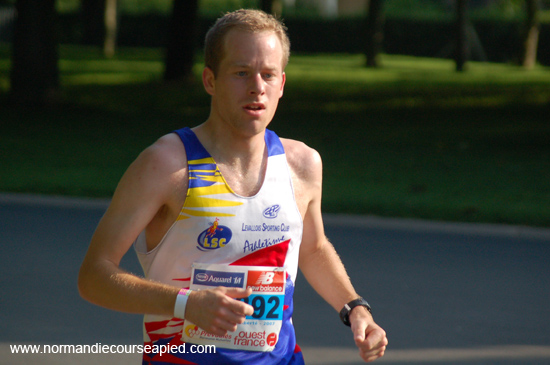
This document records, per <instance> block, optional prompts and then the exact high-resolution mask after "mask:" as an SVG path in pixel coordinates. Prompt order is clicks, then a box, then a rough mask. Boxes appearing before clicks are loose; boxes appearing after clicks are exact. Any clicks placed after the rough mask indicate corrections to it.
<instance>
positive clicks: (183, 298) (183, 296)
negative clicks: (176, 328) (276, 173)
mask: <svg viewBox="0 0 550 365" xmlns="http://www.w3.org/2000/svg"><path fill="white" fill-rule="evenodd" d="M191 292H192V290H190V289H183V288H182V289H181V290H180V292H179V293H178V296H177V297H176V305H175V306H174V317H176V318H180V319H185V307H187V299H189V295H190V294H191Z"/></svg>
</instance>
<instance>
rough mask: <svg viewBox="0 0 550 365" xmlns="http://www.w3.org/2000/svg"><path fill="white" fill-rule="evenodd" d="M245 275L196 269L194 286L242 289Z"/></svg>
mask: <svg viewBox="0 0 550 365" xmlns="http://www.w3.org/2000/svg"><path fill="white" fill-rule="evenodd" d="M243 283H244V273H241V272H225V271H212V270H204V269H195V276H194V277H193V284H196V285H206V286H225V287H231V288H242V287H243Z"/></svg>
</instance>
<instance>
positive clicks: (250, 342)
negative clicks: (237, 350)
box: [233, 331, 266, 347]
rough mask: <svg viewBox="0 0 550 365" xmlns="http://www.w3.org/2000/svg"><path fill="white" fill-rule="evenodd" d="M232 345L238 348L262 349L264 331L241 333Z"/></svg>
mask: <svg viewBox="0 0 550 365" xmlns="http://www.w3.org/2000/svg"><path fill="white" fill-rule="evenodd" d="M233 344H235V345H239V346H250V347H264V346H265V344H266V336H265V331H262V332H248V331H241V332H239V334H238V335H237V336H235V338H234V339H233Z"/></svg>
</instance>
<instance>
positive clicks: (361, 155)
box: [0, 46, 550, 226]
mask: <svg viewBox="0 0 550 365" xmlns="http://www.w3.org/2000/svg"><path fill="white" fill-rule="evenodd" d="M8 59H9V57H8V50H7V49H6V48H5V47H4V48H1V47H0V93H2V94H0V96H1V97H2V100H0V101H1V102H2V104H0V108H1V109H0V120H1V123H2V133H1V134H0V155H1V156H2V158H1V160H0V191H12V192H35V193H45V194H66V195H78V196H94V197H97V196H101V197H106V196H110V195H111V194H112V192H113V190H114V188H115V186H116V183H117V181H118V180H119V178H120V176H121V175H122V174H123V172H124V170H125V169H126V167H127V166H128V164H130V163H131V161H132V160H133V159H134V158H135V157H136V156H137V154H138V153H139V152H140V151H141V150H142V149H143V148H145V147H146V146H148V145H149V144H151V143H153V142H154V141H155V140H156V139H157V138H158V137H160V136H161V135H163V134H165V133H168V132H170V131H171V130H173V129H175V128H179V127H181V126H185V125H187V126H194V125H197V124H199V123H201V122H202V121H204V120H205V118H206V117H207V116H208V110H209V98H208V96H207V95H206V93H205V92H204V91H203V90H202V86H201V84H200V81H199V75H200V71H201V67H202V66H201V64H200V63H197V65H196V67H195V72H196V74H197V78H196V81H195V82H194V84H191V85H186V86H183V85H164V84H162V83H161V82H160V81H159V80H160V78H161V74H162V70H163V64H162V53H161V51H160V50H154V49H147V50H141V49H139V50H136V49H122V50H120V51H119V53H118V55H117V57H116V58H115V59H112V60H105V59H103V58H102V57H101V55H100V54H99V53H98V51H97V50H94V49H87V48H81V47H66V46H64V47H62V48H61V61H60V68H61V80H62V85H63V100H64V101H63V103H62V104H61V105H59V106H55V107H51V108H50V109H47V110H32V109H18V108H12V107H10V106H9V105H7V103H6V102H5V100H6V97H5V93H6V91H7V89H8V84H9V82H8V79H9V78H8V75H9V60H8ZM363 63H364V59H363V57H362V56H360V55H293V56H292V57H291V62H290V65H289V67H288V68H287V84H286V89H285V95H284V96H283V99H282V100H281V103H280V107H279V111H278V113H277V115H276V117H275V120H274V121H273V123H272V125H271V128H272V129H274V130H275V131H277V132H278V134H279V135H281V136H285V137H289V138H296V139H299V140H303V141H305V142H306V143H307V144H308V145H310V146H311V147H313V148H315V149H317V150H318V151H319V152H320V153H321V155H322V156H323V160H324V187H325V189H324V208H323V209H324V211H326V212H346V213H358V214H376V215H383V216H394V217H419V218H428V219H440V220H452V221H473V222H495V223H513V224H527V225H533V226H550V185H549V184H548V181H550V123H549V121H550V70H549V69H548V68H542V67H538V68H536V69H535V70H533V71H524V70H522V69H520V68H518V67H515V66H512V65H504V64H482V63H469V64H468V71H467V72H465V73H460V74H459V73H457V72H455V71H454V64H453V63H452V62H451V61H448V60H438V59H418V58H412V57H404V56H387V55H383V57H382V64H383V68H381V69H376V70H372V69H367V68H364V67H363ZM2 95H3V96H2Z"/></svg>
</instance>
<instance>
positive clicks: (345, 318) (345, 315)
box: [340, 297, 372, 326]
mask: <svg viewBox="0 0 550 365" xmlns="http://www.w3.org/2000/svg"><path fill="white" fill-rule="evenodd" d="M359 305H360V306H363V307H365V308H367V310H368V311H369V312H371V313H372V310H371V307H370V305H369V303H367V301H366V300H365V299H363V298H361V297H359V298H357V299H355V300H352V301H351V302H349V303H348V304H346V305H344V308H342V310H341V311H340V319H341V320H342V322H344V324H345V325H346V326H351V323H350V321H349V314H350V313H351V310H352V309H353V308H355V307H357V306H359Z"/></svg>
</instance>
